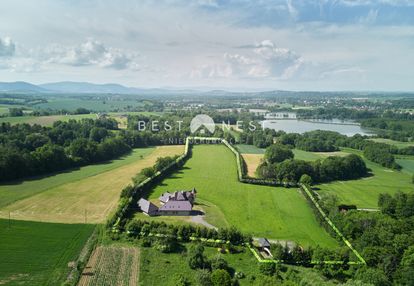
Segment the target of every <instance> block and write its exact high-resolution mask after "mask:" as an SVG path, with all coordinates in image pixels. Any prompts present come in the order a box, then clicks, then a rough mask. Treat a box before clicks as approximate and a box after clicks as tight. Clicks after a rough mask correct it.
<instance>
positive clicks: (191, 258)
mask: <svg viewBox="0 0 414 286" xmlns="http://www.w3.org/2000/svg"><path fill="white" fill-rule="evenodd" d="M188 265H189V266H190V268H191V269H198V268H200V269H202V268H206V266H207V258H206V257H205V256H204V247H203V246H202V245H201V244H195V245H191V246H190V248H189V250H188Z"/></svg>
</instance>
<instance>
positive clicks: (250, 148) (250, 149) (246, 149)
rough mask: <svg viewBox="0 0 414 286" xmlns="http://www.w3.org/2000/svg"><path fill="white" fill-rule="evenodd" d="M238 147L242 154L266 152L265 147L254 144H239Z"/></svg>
mask: <svg viewBox="0 0 414 286" xmlns="http://www.w3.org/2000/svg"><path fill="white" fill-rule="evenodd" d="M236 147H237V150H239V152H240V153H241V154H264V152H265V149H262V148H258V147H256V146H254V145H246V144H238V145H236Z"/></svg>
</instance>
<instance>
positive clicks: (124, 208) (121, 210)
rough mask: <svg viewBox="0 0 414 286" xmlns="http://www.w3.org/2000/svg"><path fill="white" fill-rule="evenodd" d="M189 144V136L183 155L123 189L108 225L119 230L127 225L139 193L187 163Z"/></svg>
mask: <svg viewBox="0 0 414 286" xmlns="http://www.w3.org/2000/svg"><path fill="white" fill-rule="evenodd" d="M189 144H190V143H189V139H188V138H187V139H186V143H185V150H184V153H183V154H182V155H181V156H179V157H178V158H176V159H175V160H174V161H173V162H172V163H170V164H169V165H168V166H166V167H164V168H163V169H162V170H160V171H157V172H156V173H155V174H154V175H153V176H151V177H149V178H146V179H145V180H144V181H142V182H140V183H137V184H134V185H133V186H127V187H126V188H125V189H124V190H122V193H121V198H120V200H119V203H118V207H117V209H116V211H115V213H114V214H113V215H112V216H111V218H110V219H109V220H108V221H107V227H113V228H114V230H115V231H118V230H119V229H121V228H122V227H123V226H124V225H125V223H126V219H127V217H128V216H129V214H130V211H131V209H133V207H134V204H136V202H137V198H138V195H139V194H143V193H144V192H145V191H146V190H148V188H149V187H151V186H152V185H153V184H154V183H155V182H157V181H159V180H161V179H162V178H164V177H165V176H166V175H167V174H169V173H171V172H172V171H174V170H176V169H178V168H180V167H181V166H182V165H183V164H184V163H185V161H186V160H187V159H188V157H189V155H190V149H189Z"/></svg>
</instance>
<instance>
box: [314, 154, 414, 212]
mask: <svg viewBox="0 0 414 286" xmlns="http://www.w3.org/2000/svg"><path fill="white" fill-rule="evenodd" d="M343 151H345V152H348V153H355V154H358V155H360V156H362V157H363V155H362V152H360V151H358V150H353V149H347V148H345V149H343ZM364 161H365V163H366V165H367V167H368V168H369V169H371V173H372V176H370V177H366V178H362V179H359V180H350V181H338V182H333V183H329V184H322V185H319V186H317V187H318V188H320V190H319V191H318V192H319V193H320V194H321V195H324V194H328V193H332V194H335V195H336V196H337V197H338V198H339V200H340V202H341V203H344V204H355V205H356V206H357V207H359V208H376V207H377V202H378V195H379V194H381V193H388V194H395V193H396V192H398V191H402V192H412V191H414V184H413V183H412V180H411V175H410V174H409V172H406V171H405V170H406V168H407V169H408V168H413V167H414V161H413V160H406V161H407V162H404V163H405V165H406V166H403V170H402V171H396V170H391V169H388V168H385V167H382V166H380V165H378V164H376V163H373V162H371V161H369V160H367V159H365V158H364ZM397 162H398V161H397ZM399 163H401V161H400V162H399Z"/></svg>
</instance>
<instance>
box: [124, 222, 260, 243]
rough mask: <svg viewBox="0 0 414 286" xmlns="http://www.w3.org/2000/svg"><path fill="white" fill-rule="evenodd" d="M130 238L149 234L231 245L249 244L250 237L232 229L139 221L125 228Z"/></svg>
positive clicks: (130, 223) (128, 224)
mask: <svg viewBox="0 0 414 286" xmlns="http://www.w3.org/2000/svg"><path fill="white" fill-rule="evenodd" d="M125 228H126V230H127V232H128V234H129V235H130V236H131V237H135V238H139V237H146V236H148V235H149V234H161V235H166V236H169V237H174V238H179V239H180V240H181V241H186V242H188V241H190V237H195V238H204V239H213V240H220V241H229V242H230V243H231V244H232V245H241V244H243V243H249V242H250V241H251V240H252V237H251V236H250V235H246V234H243V233H241V232H240V231H239V230H237V229H236V228H234V227H230V228H220V229H218V230H216V229H209V228H206V227H200V226H193V225H190V224H188V225H175V224H166V223H165V222H155V221H150V222H148V221H144V220H139V219H132V220H130V221H129V222H128V223H127V224H126V226H125Z"/></svg>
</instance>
